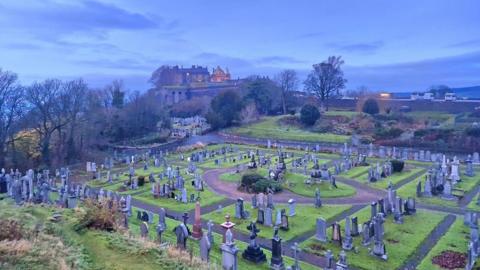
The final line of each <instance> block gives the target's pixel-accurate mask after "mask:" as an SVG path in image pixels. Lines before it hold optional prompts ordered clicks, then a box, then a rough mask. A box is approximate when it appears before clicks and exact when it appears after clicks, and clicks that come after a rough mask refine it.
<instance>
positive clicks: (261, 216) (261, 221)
mask: <svg viewBox="0 0 480 270" xmlns="http://www.w3.org/2000/svg"><path fill="white" fill-rule="evenodd" d="M257 223H258V224H262V225H263V224H264V223H265V211H264V210H263V209H262V208H258V210H257Z"/></svg>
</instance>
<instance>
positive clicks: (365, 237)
mask: <svg viewBox="0 0 480 270" xmlns="http://www.w3.org/2000/svg"><path fill="white" fill-rule="evenodd" d="M370 243H371V237H370V224H369V223H367V222H366V223H363V227H362V245H363V246H369V245H370Z"/></svg>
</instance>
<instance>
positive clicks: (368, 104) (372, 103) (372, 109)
mask: <svg viewBox="0 0 480 270" xmlns="http://www.w3.org/2000/svg"><path fill="white" fill-rule="evenodd" d="M362 111H363V112H364V113H368V114H371V115H374V114H378V113H379V112H380V109H379V107H378V102H377V101H376V100H375V99H373V98H369V99H367V100H366V101H365V103H364V104H363V108H362Z"/></svg>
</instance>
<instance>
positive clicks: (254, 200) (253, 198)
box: [252, 194, 257, 209]
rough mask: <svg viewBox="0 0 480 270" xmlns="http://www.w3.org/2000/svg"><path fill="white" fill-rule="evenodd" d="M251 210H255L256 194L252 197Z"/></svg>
mask: <svg viewBox="0 0 480 270" xmlns="http://www.w3.org/2000/svg"><path fill="white" fill-rule="evenodd" d="M252 208H253V209H255V208H257V194H253V196H252Z"/></svg>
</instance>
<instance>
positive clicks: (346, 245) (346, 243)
mask: <svg viewBox="0 0 480 270" xmlns="http://www.w3.org/2000/svg"><path fill="white" fill-rule="evenodd" d="M342 248H343V249H344V250H352V248H353V238H352V231H351V223H350V217H346V218H345V237H344V238H343V239H342Z"/></svg>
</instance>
